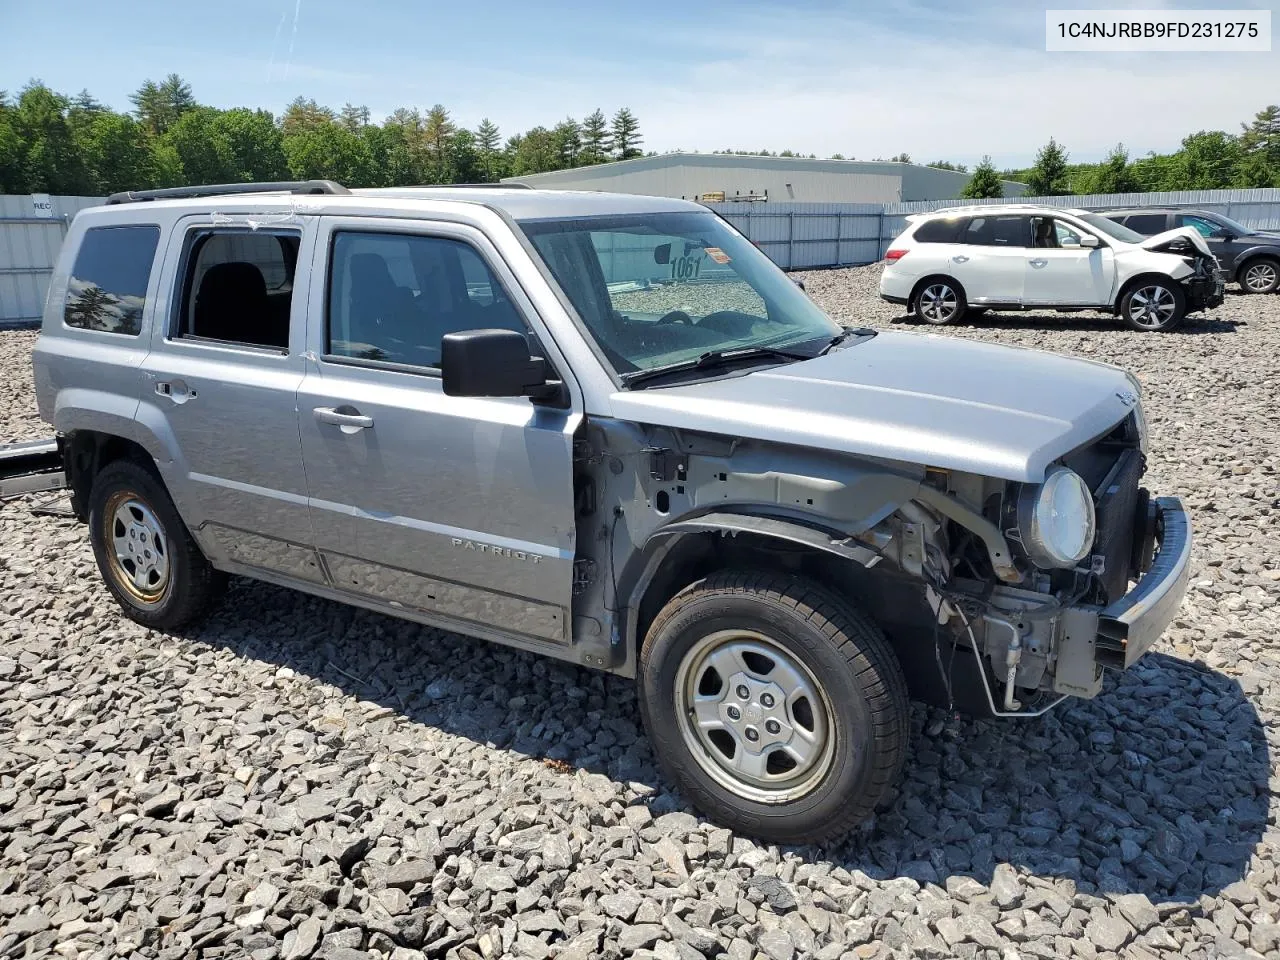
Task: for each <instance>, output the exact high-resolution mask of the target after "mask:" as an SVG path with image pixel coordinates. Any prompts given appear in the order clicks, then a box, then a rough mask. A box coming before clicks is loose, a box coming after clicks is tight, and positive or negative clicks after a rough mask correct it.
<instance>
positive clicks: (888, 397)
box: [610, 331, 1136, 482]
mask: <svg viewBox="0 0 1280 960" xmlns="http://www.w3.org/2000/svg"><path fill="white" fill-rule="evenodd" d="M1135 393H1136V391H1135V389H1134V386H1133V384H1132V382H1130V380H1129V378H1128V375H1127V374H1126V373H1125V372H1124V371H1123V370H1121V369H1120V368H1119V367H1113V366H1110V365H1108V364H1103V363H1095V362H1092V361H1087V360H1074V359H1070V358H1068V357H1061V356H1058V355H1056V354H1052V353H1044V352H1041V351H1038V350H1025V349H1020V348H1015V347H1004V346H996V345H994V344H988V343H981V342H978V341H974V340H963V339H960V338H958V337H944V336H939V335H936V334H929V335H922V334H909V333H897V332H892V331H889V332H882V333H880V334H879V335H878V336H876V337H874V338H873V339H870V340H867V341H864V342H862V343H858V344H855V345H853V346H851V347H848V348H846V349H838V350H835V351H833V352H832V353H830V354H827V355H826V356H823V357H816V358H815V359H813V360H805V361H801V362H799V363H792V364H788V365H786V366H780V367H773V368H769V369H765V370H760V371H756V372H753V373H749V374H747V375H745V376H736V377H727V378H724V379H721V380H714V381H709V382H707V381H704V382H695V383H688V384H681V385H679V386H672V387H659V388H650V389H648V390H636V391H619V392H617V393H614V394H613V395H612V396H611V398H610V405H611V411H610V412H611V414H612V416H614V417H616V418H619V419H623V420H632V421H636V422H640V423H650V424H654V425H658V426H666V427H675V428H679V429H686V430H695V431H701V432H705V433H717V434H722V435H727V436H734V437H748V438H752V439H756V440H764V441H769V442H774V443H786V444H794V445H798V446H807V447H816V448H819V449H823V450H836V451H840V452H843V453H851V454H857V455H861V456H865V457H875V458H879V459H885V460H895V461H899V462H905V463H911V464H924V465H927V466H933V467H942V468H945V469H950V470H959V471H964V472H968V473H976V474H981V475H984V476H989V477H999V478H1002V479H1005V480H1018V481H1031V482H1039V481H1040V480H1043V479H1044V472H1045V468H1046V467H1048V466H1049V464H1051V463H1052V462H1053V461H1054V460H1056V459H1057V458H1059V457H1061V456H1062V455H1063V454H1065V453H1067V452H1069V451H1071V450H1074V449H1075V448H1076V447H1079V446H1081V445H1083V444H1084V443H1086V442H1087V441H1089V440H1092V439H1093V438H1094V437H1097V436H1098V435H1100V434H1101V433H1103V432H1104V431H1106V430H1107V429H1109V428H1110V427H1112V426H1114V425H1115V424H1116V423H1119V422H1120V421H1121V420H1123V419H1124V417H1125V416H1126V415H1128V413H1129V411H1130V410H1131V409H1132V407H1133V401H1132V399H1131V398H1132V396H1133V395H1134V394H1135Z"/></svg>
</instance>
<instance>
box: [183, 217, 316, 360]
mask: <svg viewBox="0 0 1280 960" xmlns="http://www.w3.org/2000/svg"><path fill="white" fill-rule="evenodd" d="M187 242H188V249H187V256H186V260H185V261H184V262H185V263H186V269H185V271H184V276H183V283H182V301H181V306H180V308H179V314H178V324H177V329H176V331H175V335H176V336H179V337H197V338H200V339H202V340H217V341H219V342H221V343H233V344H244V345H247V346H254V347H270V348H272V349H275V350H282V351H283V350H288V348H289V325H290V324H289V321H290V314H291V309H292V303H293V276H294V271H295V269H296V267H297V264H298V247H299V245H300V243H301V237H300V236H299V234H297V233H295V232H291V231H276V232H270V231H263V230H254V231H252V232H250V231H247V230H199V231H196V232H195V233H194V234H192V235H191V237H190V238H189V239H188V241H187Z"/></svg>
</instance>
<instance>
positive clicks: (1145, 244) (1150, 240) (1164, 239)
mask: <svg viewBox="0 0 1280 960" xmlns="http://www.w3.org/2000/svg"><path fill="white" fill-rule="evenodd" d="M1178 237H1186V238H1187V239H1188V240H1190V241H1191V243H1192V244H1193V245H1194V246H1195V248H1196V249H1197V250H1199V251H1200V252H1201V253H1203V254H1204V255H1205V256H1209V257H1212V256H1213V251H1212V250H1210V249H1209V244H1207V243H1205V240H1204V237H1202V236H1201V235H1200V233H1199V232H1198V231H1196V230H1194V229H1193V228H1191V227H1174V228H1173V229H1172V230H1166V231H1165V232H1164V233H1157V234H1156V235H1155V236H1154V237H1147V239H1145V240H1143V241H1142V243H1140V244H1138V246H1140V247H1142V248H1143V249H1144V250H1155V249H1156V247H1159V246H1162V245H1164V244H1166V243H1168V242H1169V241H1170V240H1176V239H1177V238H1178Z"/></svg>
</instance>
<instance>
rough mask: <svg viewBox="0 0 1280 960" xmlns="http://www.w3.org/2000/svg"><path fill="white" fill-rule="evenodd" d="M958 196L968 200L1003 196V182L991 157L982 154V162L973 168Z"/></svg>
mask: <svg viewBox="0 0 1280 960" xmlns="http://www.w3.org/2000/svg"><path fill="white" fill-rule="evenodd" d="M931 166H932V164H931ZM960 196H962V197H964V198H966V199H968V200H987V199H991V198H995V197H1003V196H1004V184H1003V183H1002V182H1001V180H1000V175H999V174H998V173H996V168H995V165H994V164H993V163H992V162H991V157H989V156H984V157H983V158H982V162H981V163H980V164H978V165H977V166H976V167H974V168H973V176H971V177H970V178H969V182H968V183H966V184H965V185H964V190H962V191H961V192H960Z"/></svg>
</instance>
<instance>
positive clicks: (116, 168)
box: [77, 110, 156, 194]
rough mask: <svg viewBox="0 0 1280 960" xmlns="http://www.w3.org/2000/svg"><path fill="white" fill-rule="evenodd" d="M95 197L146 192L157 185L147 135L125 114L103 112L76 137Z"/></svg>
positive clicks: (140, 126) (135, 121)
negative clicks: (138, 191) (124, 191)
mask: <svg viewBox="0 0 1280 960" xmlns="http://www.w3.org/2000/svg"><path fill="white" fill-rule="evenodd" d="M77 141H78V143H79V146H80V149H81V150H82V151H83V153H84V158H85V163H86V165H87V166H88V168H89V175H90V178H91V180H92V184H93V186H92V190H93V192H94V193H95V194H102V193H116V192H117V191H120V190H145V189H147V188H148V187H152V186H155V184H156V169H155V163H154V155H153V153H152V149H151V144H150V142H149V140H148V136H147V132H146V130H145V129H144V128H143V126H142V124H140V123H139V122H138V121H137V120H135V119H133V117H130V116H128V115H127V114H123V113H112V112H110V111H106V110H104V111H102V112H100V113H97V114H95V115H94V117H93V120H92V121H91V122H90V123H89V124H88V125H87V126H86V127H85V128H84V129H83V130H82V131H81V132H80V133H79V134H78V135H77Z"/></svg>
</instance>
